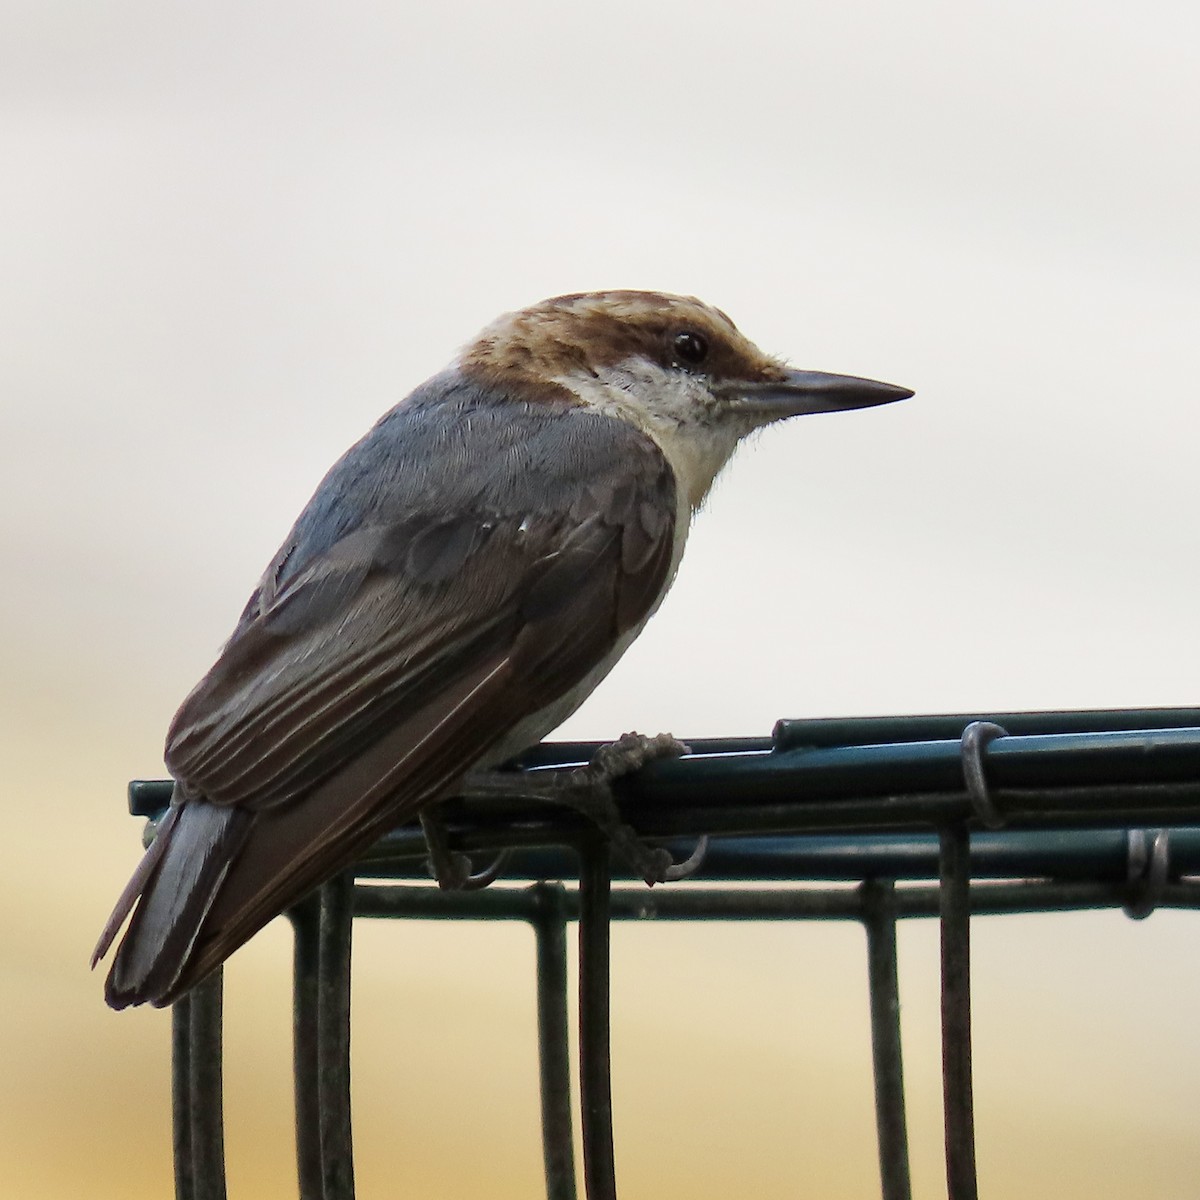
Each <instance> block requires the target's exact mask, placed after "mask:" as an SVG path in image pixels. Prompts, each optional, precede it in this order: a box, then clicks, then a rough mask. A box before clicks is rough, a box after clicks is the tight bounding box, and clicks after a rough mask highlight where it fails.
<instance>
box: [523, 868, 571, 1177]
mask: <svg viewBox="0 0 1200 1200" xmlns="http://www.w3.org/2000/svg"><path fill="white" fill-rule="evenodd" d="M533 894H534V898H535V901H536V907H535V908H534V916H533V931H534V935H535V937H536V939H537V1024H538V1065H539V1068H540V1071H539V1074H540V1081H541V1092H542V1157H543V1160H544V1162H545V1165H546V1200H575V1196H576V1191H575V1144H574V1139H573V1135H572V1130H571V1043H570V1034H569V1032H568V1029H567V917H566V902H565V901H566V893H565V891H564V890H563V886H562V884H561V883H553V884H551V883H539V884H535V885H534V888H533Z"/></svg>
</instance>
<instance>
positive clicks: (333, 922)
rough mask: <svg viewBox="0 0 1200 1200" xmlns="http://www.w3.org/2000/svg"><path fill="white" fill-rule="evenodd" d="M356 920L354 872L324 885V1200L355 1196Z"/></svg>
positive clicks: (320, 1058) (320, 1030) (320, 1024)
mask: <svg viewBox="0 0 1200 1200" xmlns="http://www.w3.org/2000/svg"><path fill="white" fill-rule="evenodd" d="M353 926H354V872H353V871H343V872H342V873H341V874H340V875H337V876H335V877H334V878H333V879H331V880H330V881H329V882H328V883H327V884H325V885H324V886H323V887H322V888H321V919H320V943H321V948H320V955H321V969H320V976H319V979H318V981H317V989H318V1000H317V1067H318V1076H317V1078H318V1083H317V1086H318V1090H319V1104H320V1113H319V1121H320V1128H321V1174H322V1177H323V1179H324V1183H325V1196H324V1200H354V1147H353V1142H352V1139H351V1131H350V943H351V933H352V930H353Z"/></svg>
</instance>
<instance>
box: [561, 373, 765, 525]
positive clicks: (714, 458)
mask: <svg viewBox="0 0 1200 1200" xmlns="http://www.w3.org/2000/svg"><path fill="white" fill-rule="evenodd" d="M554 382H555V383H558V384H561V385H562V386H563V387H565V388H567V389H568V390H569V391H571V392H572V393H574V394H575V395H576V396H578V397H579V399H580V400H581V401H582V402H583V404H584V407H586V408H589V409H592V410H593V411H595V412H602V413H606V414H608V415H609V416H613V417H620V418H621V419H623V420H625V421H628V422H629V423H630V424H631V425H633V426H635V427H636V428H638V429H640V430H641V431H642V432H643V433H644V434H646V435H647V436H648V437H650V438H653V440H654V441H655V443H656V444H657V445H658V448H659V449H660V450H661V451H662V452H663V455H664V456H665V457H666V460H667V462H669V463H670V464H671V470H672V471H674V473H675V480H676V483H677V485H678V487H679V493H680V495H679V499H680V502H681V503H680V509H681V512H680V514H679V515H680V516H681V517H682V518H683V524H684V525H685V526H686V524H687V522H688V520H689V518H690V517H691V515H692V514H693V513H694V512H695V511H696V510H697V509H698V508H699V507H700V506H701V505H702V504H703V503H704V498H705V497H706V496H707V495H708V491H709V488H711V487H712V485H713V480H714V479H716V477H717V475H718V473H719V472H720V470H721V468H722V467H723V466H724V465H725V464H726V463H727V462H728V461H729V458H730V455H732V454H733V451H734V449H735V447H736V446H737V444H738V440H739V439H740V438H741V436H742V434H744V433H747V432H748V430H747V429H744V428H738V427H737V426H736V424H735V423H734V422H731V421H730V420H729V419H728V416H727V415H726V416H725V419H722V414H720V413H718V412H717V411H716V401H715V400H714V398H713V395H712V392H711V391H710V390H709V388H708V385H707V384H706V382H705V380H704V379H703V378H702V377H700V376H695V375H689V374H687V373H686V372H684V371H673V370H667V369H665V368H663V367H660V366H656V365H655V364H654V363H651V362H647V361H646V360H645V359H640V358H639V359H632V360H630V361H628V362H624V363H621V364H619V365H617V366H615V367H605V368H602V369H601V370H600V371H598V372H597V373H596V374H594V375H593V374H591V373H588V374H586V375H585V374H583V373H578V374H577V373H575V372H572V373H570V374H568V375H563V376H560V377H559V378H558V379H556V380H555V381H554Z"/></svg>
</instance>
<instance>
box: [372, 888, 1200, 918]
mask: <svg viewBox="0 0 1200 1200" xmlns="http://www.w3.org/2000/svg"><path fill="white" fill-rule="evenodd" d="M1127 894H1128V889H1127V887H1126V886H1125V885H1122V884H1115V883H1084V882H1070V883H1047V882H1032V883H1026V882H1021V883H972V884H971V888H970V901H971V912H972V913H973V914H974V915H976V916H994V915H1000V914H1008V913H1018V912H1030V913H1032V912H1076V911H1084V910H1088V909H1097V908H1120V907H1121V906H1122V904H1124V902H1125V899H1126V897H1127ZM539 903H540V902H539V900H538V896H537V889H536V886H535V887H522V888H512V887H491V888H488V889H487V890H486V891H479V892H446V891H442V890H441V889H439V888H438V887H436V886H434V885H433V884H429V885H427V886H416V885H413V884H361V883H360V884H357V885H356V886H355V889H354V912H355V915H356V916H359V917H400V918H409V919H416V920H426V921H454V920H474V921H511V920H519V921H535V920H536V919H537V917H538V906H539ZM1156 907H1158V908H1188V909H1190V908H1200V882H1192V881H1189V882H1185V883H1169V884H1167V885H1166V886H1165V887H1164V888H1163V891H1162V894H1161V895H1160V896H1159V897H1158V898H1157V904H1156ZM895 908H896V916H897V917H899V918H905V917H936V916H937V915H938V888H937V886H936V885H934V884H920V885H909V886H905V887H897V888H896V891H895ZM563 914H564V916H565V918H566V919H567V920H568V921H576V920H578V919H579V897H578V892H577V891H575V890H574V889H567V890H566V891H565V893H564V896H563ZM863 916H864V911H863V901H862V897H861V894H860V892H859V890H858V889H856V888H852V887H845V886H843V887H837V888H813V887H803V886H793V887H788V888H779V887H774V888H710V887H702V886H699V885H696V884H692V883H686V884H672V885H670V886H669V887H666V888H654V889H653V890H652V889H650V888H647V887H644V886H643V887H627V888H615V889H614V890H613V893H612V919H613V920H615V921H647V920H662V921H794V920H824V921H828V920H833V921H846V920H862V919H863Z"/></svg>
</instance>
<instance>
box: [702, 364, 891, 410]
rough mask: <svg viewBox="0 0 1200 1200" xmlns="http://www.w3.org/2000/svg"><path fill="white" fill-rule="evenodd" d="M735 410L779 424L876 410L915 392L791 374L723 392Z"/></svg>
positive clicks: (742, 383)
mask: <svg viewBox="0 0 1200 1200" xmlns="http://www.w3.org/2000/svg"><path fill="white" fill-rule="evenodd" d="M720 390H721V391H722V392H724V393H725V398H726V399H727V400H728V402H729V405H730V407H731V408H735V409H740V410H741V411H742V412H745V413H746V414H747V415H757V416H759V418H760V419H761V420H763V421H778V420H782V419H783V418H784V417H798V416H802V415H803V414H805V413H821V412H841V411H842V410H843V409H847V408H873V407H874V406H875V405H876V404H891V403H892V401H894V400H907V399H908V397H909V396H911V395H912V394H913V393H912V390H911V389H910V388H905V387H897V386H896V385H895V384H894V383H879V382H878V381H877V380H874V379H859V378H858V377H857V376H854V375H829V374H826V373H825V372H824V371H789V372H788V373H787V374H786V375H785V376H784V377H783V378H782V379H777V380H770V381H768V382H762V383H751V382H746V381H742V380H738V381H737V382H733V381H731V382H729V383H727V384H725V385H723V386H722V387H721V389H720Z"/></svg>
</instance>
